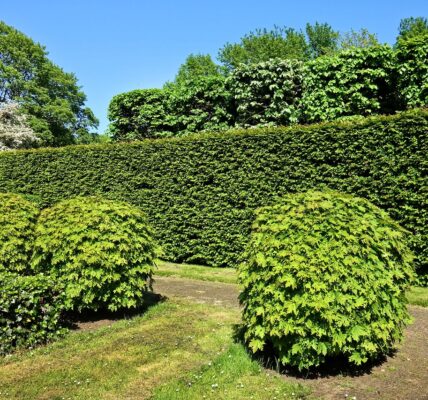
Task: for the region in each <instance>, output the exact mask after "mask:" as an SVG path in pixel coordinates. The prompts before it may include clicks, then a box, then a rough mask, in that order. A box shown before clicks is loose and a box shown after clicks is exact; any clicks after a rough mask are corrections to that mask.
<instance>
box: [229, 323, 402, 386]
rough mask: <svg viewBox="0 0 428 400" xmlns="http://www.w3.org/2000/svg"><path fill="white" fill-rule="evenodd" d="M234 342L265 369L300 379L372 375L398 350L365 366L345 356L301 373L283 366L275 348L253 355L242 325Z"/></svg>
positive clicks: (337, 357)
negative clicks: (241, 346) (246, 341)
mask: <svg viewBox="0 0 428 400" xmlns="http://www.w3.org/2000/svg"><path fill="white" fill-rule="evenodd" d="M233 338H234V341H235V342H236V343H240V344H242V345H243V346H244V347H245V349H246V351H247V353H248V354H249V356H250V357H251V358H252V359H253V360H255V361H257V362H258V363H260V364H261V365H262V366H263V368H266V369H271V370H274V371H276V372H278V373H280V374H282V375H286V376H291V377H294V378H300V379H319V378H330V377H334V376H339V375H340V376H348V377H358V376H363V375H368V374H371V373H372V370H373V368H375V367H378V366H380V365H382V364H383V363H385V362H386V360H387V357H393V356H394V355H395V354H396V350H393V351H391V352H390V353H388V354H387V355H382V356H379V357H378V358H376V359H373V360H370V361H368V362H367V363H365V364H363V365H355V364H352V363H350V362H349V361H348V360H347V359H346V357H344V356H335V357H326V359H325V362H324V363H323V364H321V365H320V366H319V367H314V368H310V369H308V370H304V371H299V370H298V369H297V367H293V366H287V365H282V364H281V363H280V362H279V360H278V357H276V355H275V352H274V349H273V346H272V345H268V346H266V348H265V350H264V351H263V352H258V353H256V354H253V353H252V352H251V350H250V349H249V348H248V346H247V344H246V343H245V340H244V330H243V326H242V325H241V324H237V325H235V326H234V337H233Z"/></svg>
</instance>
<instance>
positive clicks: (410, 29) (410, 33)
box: [397, 17, 428, 42]
mask: <svg viewBox="0 0 428 400" xmlns="http://www.w3.org/2000/svg"><path fill="white" fill-rule="evenodd" d="M427 33H428V19H427V18H424V17H410V18H403V19H402V20H401V22H400V26H399V28H398V38H397V42H398V41H399V40H400V39H410V38H412V37H415V36H420V35H423V34H427Z"/></svg>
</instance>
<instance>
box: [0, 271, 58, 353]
mask: <svg viewBox="0 0 428 400" xmlns="http://www.w3.org/2000/svg"><path fill="white" fill-rule="evenodd" d="M0 287H1V289H0V355H4V354H7V353H9V352H11V351H13V349H14V348H16V347H32V346H35V345H37V344H42V343H45V342H47V341H50V340H52V339H55V338H56V337H58V336H60V335H62V334H63V333H65V332H66V329H65V328H64V327H62V324H61V323H62V313H63V311H64V301H63V300H64V297H63V292H62V290H61V288H60V287H59V286H58V284H57V282H56V281H55V280H54V279H52V277H49V276H45V275H42V274H38V275H34V276H19V275H18V274H14V273H8V272H0Z"/></svg>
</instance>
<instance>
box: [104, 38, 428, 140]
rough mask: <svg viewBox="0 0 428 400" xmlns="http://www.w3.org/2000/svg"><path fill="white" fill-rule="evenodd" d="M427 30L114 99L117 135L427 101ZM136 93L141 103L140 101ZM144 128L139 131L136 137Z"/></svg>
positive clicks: (280, 120) (315, 117) (329, 115)
mask: <svg viewBox="0 0 428 400" xmlns="http://www.w3.org/2000/svg"><path fill="white" fill-rule="evenodd" d="M427 43H428V40H427V35H426V34H425V35H419V36H415V37H411V38H408V39H403V38H402V39H400V40H399V42H398V45H397V47H396V48H392V47H390V46H388V45H374V46H369V47H360V48H357V47H351V48H349V49H348V50H345V51H342V52H339V53H337V54H333V55H326V56H322V57H318V58H315V59H314V60H312V61H307V62H306V63H301V62H299V61H291V60H281V59H272V60H269V61H265V62H260V63H255V64H249V65H246V64H241V65H240V66H237V67H236V68H235V69H234V70H233V71H232V72H231V73H230V74H229V75H228V76H227V77H226V78H225V77H224V76H221V75H219V74H218V73H217V74H216V75H214V76H204V77H195V78H193V79H188V80H184V81H181V83H180V85H175V86H174V85H172V86H171V85H167V87H165V88H164V89H162V90H160V89H145V90H139V91H132V92H129V93H123V94H120V95H118V96H115V97H114V98H113V100H112V102H111V105H110V111H109V118H110V121H111V125H110V129H111V130H112V132H113V134H114V139H115V140H128V139H129V138H131V139H132V138H138V139H141V138H143V137H159V136H183V135H186V134H189V133H192V132H198V131H203V130H211V131H221V130H224V129H225V128H227V127H250V126H252V127H254V126H259V127H261V126H266V125H274V126H278V125H291V124H295V123H308V122H320V121H332V120H334V119H336V118H339V117H348V116H353V115H359V116H367V115H373V114H392V113H394V112H396V111H402V110H404V109H408V108H412V107H421V106H427V105H428V94H427V93H428V86H427V81H428V44H427ZM136 98H137V100H136ZM135 131H139V132H140V131H142V132H143V134H141V135H137V136H135V135H134V132H135Z"/></svg>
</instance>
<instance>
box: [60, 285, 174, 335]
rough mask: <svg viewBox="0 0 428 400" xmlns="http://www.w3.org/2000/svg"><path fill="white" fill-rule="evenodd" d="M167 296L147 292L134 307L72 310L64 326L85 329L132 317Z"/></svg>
mask: <svg viewBox="0 0 428 400" xmlns="http://www.w3.org/2000/svg"><path fill="white" fill-rule="evenodd" d="M165 300H166V297H164V296H162V295H160V294H158V293H153V292H145V293H144V297H143V301H142V304H141V306H139V307H136V308H133V309H121V310H117V311H109V310H106V309H100V310H97V311H92V310H84V311H82V312H77V311H70V312H67V313H66V314H65V315H64V324H63V325H64V326H65V327H67V328H68V329H71V330H85V329H90V328H92V327H94V328H95V327H97V326H101V325H107V324H108V323H111V322H115V321H120V320H123V319H130V318H133V317H136V316H139V315H142V314H144V313H145V312H146V311H147V310H148V309H149V308H150V307H153V306H155V305H156V304H158V303H162V302H164V301H165Z"/></svg>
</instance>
